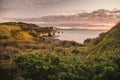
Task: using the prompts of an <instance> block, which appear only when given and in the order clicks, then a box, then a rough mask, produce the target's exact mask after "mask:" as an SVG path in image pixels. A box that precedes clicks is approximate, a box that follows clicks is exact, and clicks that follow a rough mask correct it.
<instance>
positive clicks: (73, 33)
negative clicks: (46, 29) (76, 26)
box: [56, 30, 106, 43]
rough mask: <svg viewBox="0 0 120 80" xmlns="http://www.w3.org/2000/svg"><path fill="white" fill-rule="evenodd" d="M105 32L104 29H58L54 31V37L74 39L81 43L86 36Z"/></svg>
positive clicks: (94, 35)
mask: <svg viewBox="0 0 120 80" xmlns="http://www.w3.org/2000/svg"><path fill="white" fill-rule="evenodd" d="M102 32H106V31H104V30H59V31H57V32H56V35H58V36H59V37H56V39H60V40H69V41H76V42H78V43H83V42H84V40H86V39H87V38H95V37H97V36H98V35H99V34H100V33H102Z"/></svg>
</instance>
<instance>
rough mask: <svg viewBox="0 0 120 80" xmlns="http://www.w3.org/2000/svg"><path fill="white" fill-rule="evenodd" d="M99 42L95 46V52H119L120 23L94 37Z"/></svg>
mask: <svg viewBox="0 0 120 80" xmlns="http://www.w3.org/2000/svg"><path fill="white" fill-rule="evenodd" d="M95 40H96V41H97V40H100V41H98V43H97V44H96V45H95V46H94V49H93V51H94V52H95V53H106V54H107V53H109V54H117V53H119V52H120V23H119V24H117V25H116V26H114V27H113V28H112V29H111V30H109V31H108V32H106V33H104V34H103V35H101V36H99V37H98V38H96V39H94V41H95Z"/></svg>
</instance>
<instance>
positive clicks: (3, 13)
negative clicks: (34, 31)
mask: <svg viewBox="0 0 120 80" xmlns="http://www.w3.org/2000/svg"><path fill="white" fill-rule="evenodd" d="M114 8H117V9H119V8H120V0H0V18H16V17H17V18H31V17H41V16H47V15H71V14H76V13H78V12H83V11H84V10H85V11H92V10H96V9H109V10H112V9H114Z"/></svg>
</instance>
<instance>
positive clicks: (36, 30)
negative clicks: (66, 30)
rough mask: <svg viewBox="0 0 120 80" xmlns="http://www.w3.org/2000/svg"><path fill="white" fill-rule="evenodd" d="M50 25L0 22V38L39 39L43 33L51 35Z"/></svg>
mask: <svg viewBox="0 0 120 80" xmlns="http://www.w3.org/2000/svg"><path fill="white" fill-rule="evenodd" d="M53 33H54V32H53V28H52V27H50V28H49V27H45V28H44V27H40V26H38V25H35V24H27V23H22V22H18V23H16V22H8V23H0V39H13V40H39V39H40V38H41V37H42V35H43V34H46V35H45V36H53Z"/></svg>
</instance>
